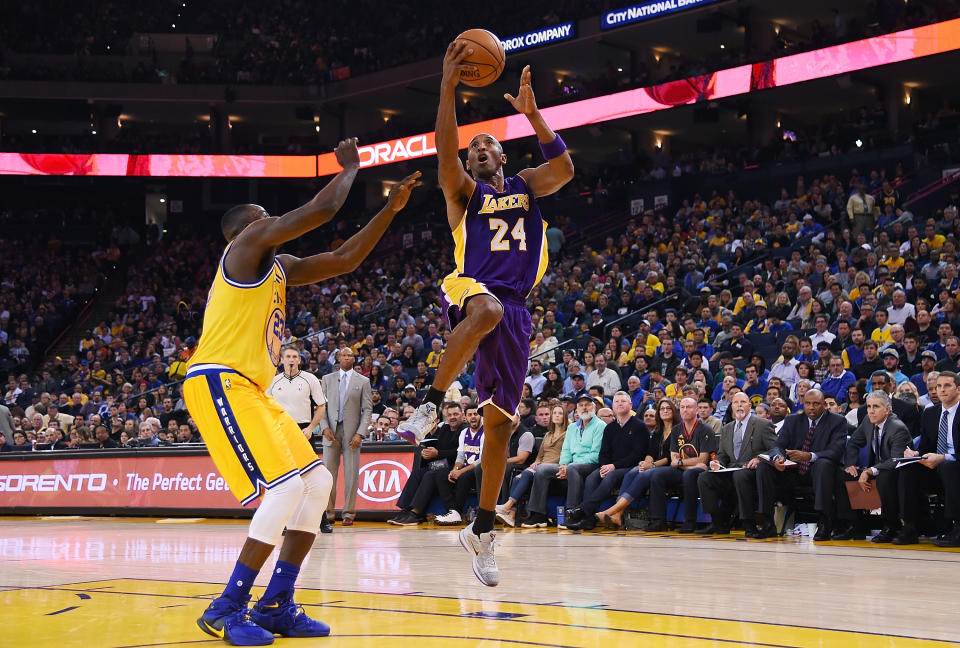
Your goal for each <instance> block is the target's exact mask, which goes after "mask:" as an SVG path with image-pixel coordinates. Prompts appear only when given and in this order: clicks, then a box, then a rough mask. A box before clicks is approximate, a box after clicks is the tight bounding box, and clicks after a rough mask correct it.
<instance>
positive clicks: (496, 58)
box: [457, 29, 507, 88]
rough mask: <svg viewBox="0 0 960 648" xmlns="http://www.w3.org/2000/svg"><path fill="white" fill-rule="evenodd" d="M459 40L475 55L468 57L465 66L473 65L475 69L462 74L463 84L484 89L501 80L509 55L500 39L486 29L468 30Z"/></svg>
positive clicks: (464, 62)
mask: <svg viewBox="0 0 960 648" xmlns="http://www.w3.org/2000/svg"><path fill="white" fill-rule="evenodd" d="M457 40H458V41H464V42H466V43H467V44H468V45H469V47H470V48H472V49H473V54H470V55H468V56H467V58H466V59H465V60H464V61H463V64H464V65H472V66H474V69H472V70H465V71H463V72H461V73H460V82H461V83H464V84H466V85H468V86H473V87H474V88H482V87H483V86H488V85H490V84H491V83H493V82H494V81H496V80H497V79H499V78H500V73H501V72H503V66H504V64H505V63H506V61H507V55H506V53H505V52H504V51H503V43H501V42H500V39H499V38H497V37H496V36H495V35H494V34H493V33H491V32H489V31H487V30H486V29H468V30H467V31H465V32H463V33H462V34H460V35H459V36H457Z"/></svg>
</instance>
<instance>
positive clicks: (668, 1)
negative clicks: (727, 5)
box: [600, 0, 717, 29]
mask: <svg viewBox="0 0 960 648" xmlns="http://www.w3.org/2000/svg"><path fill="white" fill-rule="evenodd" d="M714 2H717V0H652V1H651V2H641V3H640V4H635V5H633V6H632V7H625V8H624V9H615V10H613V11H608V12H606V13H605V14H603V15H602V16H600V26H601V27H602V28H603V29H612V28H614V27H620V26H621V25H627V24H629V23H635V22H640V21H641V20H648V19H650V18H656V17H657V16H663V15H665V14H670V13H673V12H675V11H683V10H684V9H692V8H694V7H699V6H702V5H706V4H711V3H714Z"/></svg>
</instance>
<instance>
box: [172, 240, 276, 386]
mask: <svg viewBox="0 0 960 648" xmlns="http://www.w3.org/2000/svg"><path fill="white" fill-rule="evenodd" d="M229 251H230V246H229V245H228V246H227V248H226V250H224V252H223V255H222V256H221V257H220V264H219V267H218V268H217V274H216V275H215V276H214V278H213V286H211V288H210V293H209V294H208V295H207V308H206V311H205V312H204V314H203V334H202V335H201V336H200V342H199V344H198V345H197V351H196V353H194V354H193V356H192V357H191V358H190V362H189V364H188V365H187V370H188V371H189V370H190V369H192V368H194V367H198V368H199V367H200V365H209V366H212V367H215V366H220V367H229V368H230V369H233V370H234V371H236V372H237V373H239V374H241V375H243V376H245V377H246V378H247V379H248V380H250V381H251V382H253V383H254V384H255V385H257V387H259V388H260V389H261V390H266V389H267V387H269V386H270V382H271V381H272V380H273V377H274V375H276V373H277V365H278V364H279V363H280V346H281V342H280V340H281V339H282V337H283V328H284V325H285V319H286V287H287V277H286V275H285V274H284V272H283V267H282V266H281V265H280V262H279V261H277V260H276V259H274V260H273V264H272V265H271V266H270V270H268V271H267V273H266V274H265V275H264V276H263V277H261V279H260V280H259V281H257V282H255V283H241V282H239V281H234V280H232V279H230V278H229V277H228V276H227V274H226V271H225V270H224V259H226V256H227V253H228V252H229Z"/></svg>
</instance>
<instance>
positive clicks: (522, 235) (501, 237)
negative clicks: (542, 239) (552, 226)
mask: <svg viewBox="0 0 960 648" xmlns="http://www.w3.org/2000/svg"><path fill="white" fill-rule="evenodd" d="M490 229H491V230H496V232H495V233H494V235H493V238H492V239H491V240H490V250H491V251H492V252H509V251H510V241H509V240H506V236H507V230H510V224H509V223H507V221H505V220H503V219H502V218H491V219H490ZM510 236H511V237H512V238H513V240H515V241H517V243H518V244H519V249H520V251H521V252H526V250H527V233H526V231H525V230H524V228H523V218H518V219H517V224H516V225H514V226H513V229H512V230H510Z"/></svg>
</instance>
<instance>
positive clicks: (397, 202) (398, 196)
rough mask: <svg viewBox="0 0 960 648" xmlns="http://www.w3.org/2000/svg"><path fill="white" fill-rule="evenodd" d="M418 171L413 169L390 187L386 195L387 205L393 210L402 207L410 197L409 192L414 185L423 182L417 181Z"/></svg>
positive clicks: (398, 209) (417, 185) (416, 185)
mask: <svg viewBox="0 0 960 648" xmlns="http://www.w3.org/2000/svg"><path fill="white" fill-rule="evenodd" d="M420 175H421V174H420V172H419V171H414V172H413V173H411V174H410V175H408V176H407V177H406V178H404V179H403V180H401V181H400V182H398V183H397V184H395V185H393V188H392V189H390V195H389V196H387V206H388V207H390V209H392V210H393V211H395V212H398V211H400V210H401V209H403V208H404V207H405V206H406V204H407V200H409V199H410V192H411V191H413V188H414V187H419V186H420V185H422V184H423V183H422V182H420V181H419V178H420Z"/></svg>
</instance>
